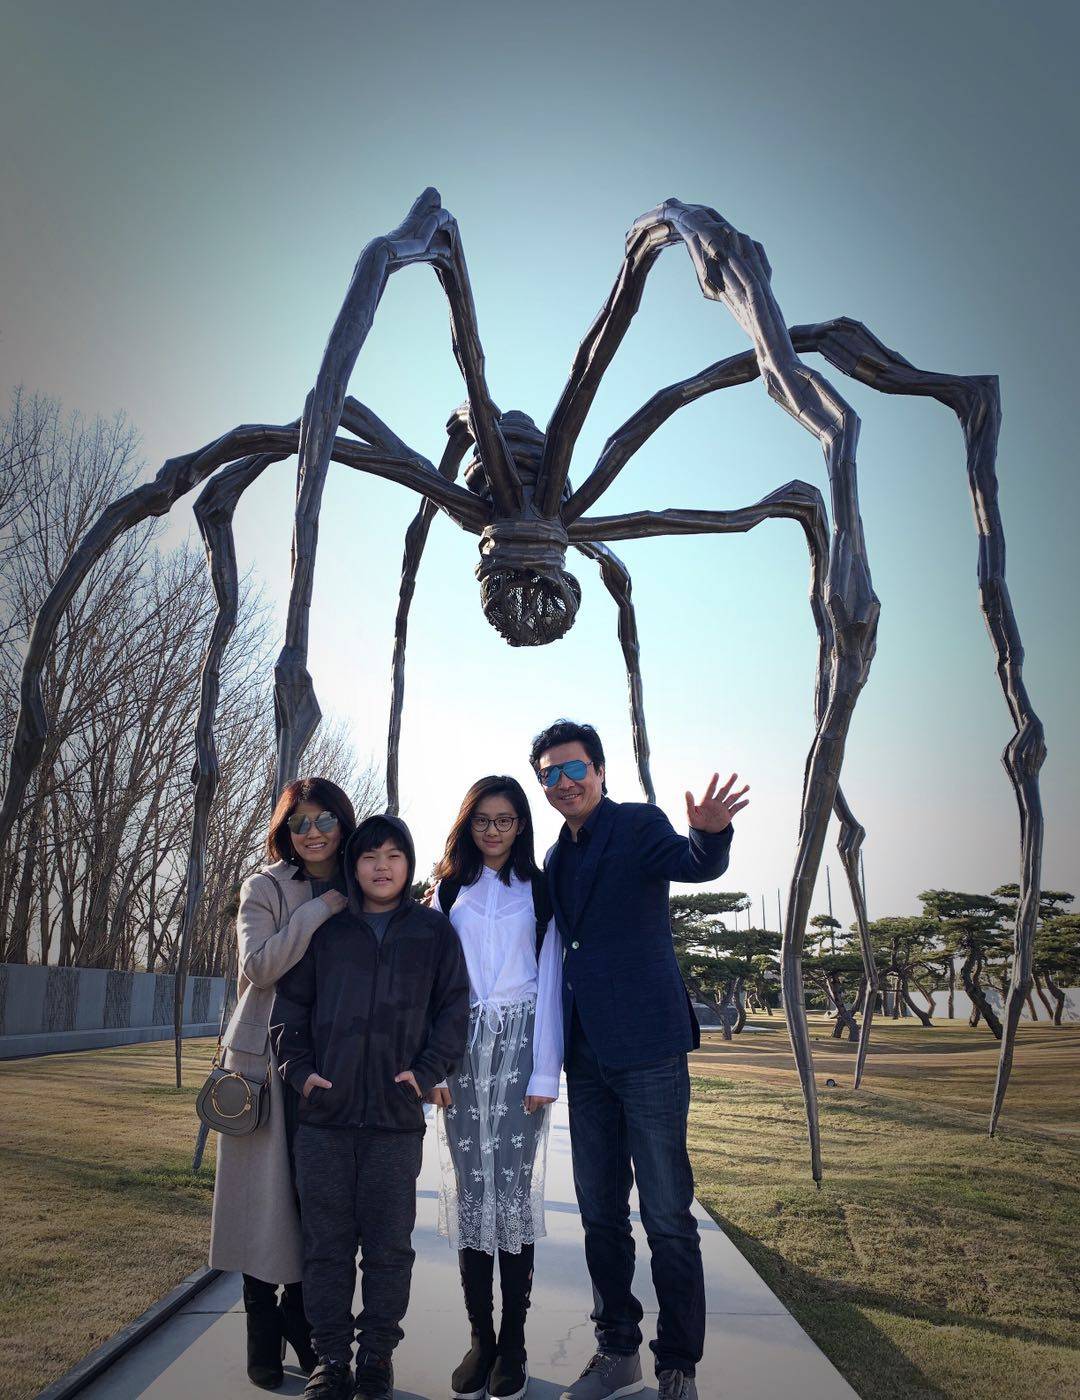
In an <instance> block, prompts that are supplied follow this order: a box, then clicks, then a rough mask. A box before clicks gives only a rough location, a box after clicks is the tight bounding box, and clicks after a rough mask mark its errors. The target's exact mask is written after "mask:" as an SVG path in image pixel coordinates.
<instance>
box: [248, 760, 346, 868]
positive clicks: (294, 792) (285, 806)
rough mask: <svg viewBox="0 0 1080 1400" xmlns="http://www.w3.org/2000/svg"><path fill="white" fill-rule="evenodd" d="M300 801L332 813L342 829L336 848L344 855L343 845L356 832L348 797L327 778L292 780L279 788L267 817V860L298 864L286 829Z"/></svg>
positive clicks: (289, 834) (297, 857)
mask: <svg viewBox="0 0 1080 1400" xmlns="http://www.w3.org/2000/svg"><path fill="white" fill-rule="evenodd" d="M301 802H315V803H318V805H319V806H320V807H321V808H322V809H323V811H325V812H333V814H334V816H335V817H337V819H338V825H339V826H340V827H341V845H340V847H339V848H338V849H339V851H341V852H344V850H345V843H346V842H347V841H348V839H349V837H350V836H351V835H352V834H353V832H354V831H355V830H356V813H355V812H354V811H353V805H352V803H351V802H350V801H349V799H348V797H347V796H346V795H345V793H343V792H342V790H341V789H340V788H339V787H338V785H337V783H332V782H331V781H330V779H329V778H294V779H293V781H292V782H291V783H286V784H285V786H284V787H283V788H282V790H281V796H280V797H279V798H278V800H277V803H276V805H275V807H274V811H273V814H272V816H271V817H270V827H269V830H268V831H267V833H266V858H267V860H270V861H274V860H286V861H288V862H289V864H290V865H300V864H301V861H300V858H299V856H297V854H296V852H295V851H294V850H293V843H292V835H291V833H290V831H289V826H288V822H289V818H290V817H291V816H292V814H293V813H294V812H295V811H296V809H297V807H299V805H300V803H301Z"/></svg>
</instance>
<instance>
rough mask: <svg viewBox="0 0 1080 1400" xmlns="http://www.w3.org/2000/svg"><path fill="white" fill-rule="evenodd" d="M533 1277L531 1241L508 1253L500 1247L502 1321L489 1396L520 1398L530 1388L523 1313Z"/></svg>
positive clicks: (505, 1399)
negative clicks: (517, 1250)
mask: <svg viewBox="0 0 1080 1400" xmlns="http://www.w3.org/2000/svg"><path fill="white" fill-rule="evenodd" d="M532 1278H533V1246H532V1245H531V1244H527V1245H523V1246H522V1250H521V1253H520V1254H507V1253H506V1251H505V1250H502V1249H500V1250H499V1286H500V1288H501V1290H502V1321H501V1323H500V1324H499V1341H498V1354H497V1356H496V1357H495V1365H494V1366H492V1368H491V1375H490V1376H489V1377H488V1394H489V1395H490V1396H491V1397H492V1400H521V1397H522V1396H523V1395H524V1394H525V1392H526V1390H528V1388H529V1367H528V1363H527V1360H526V1356H525V1314H526V1313H527V1312H528V1310H529V1296H530V1294H531V1293H532Z"/></svg>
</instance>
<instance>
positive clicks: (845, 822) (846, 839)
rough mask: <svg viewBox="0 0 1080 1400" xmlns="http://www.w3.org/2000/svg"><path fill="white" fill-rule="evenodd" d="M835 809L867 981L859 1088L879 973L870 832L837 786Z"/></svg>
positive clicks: (858, 1064)
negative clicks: (869, 886)
mask: <svg viewBox="0 0 1080 1400" xmlns="http://www.w3.org/2000/svg"><path fill="white" fill-rule="evenodd" d="M834 810H835V811H836V815H837V816H838V817H839V818H840V838H839V840H838V841H837V843H836V845H837V849H838V850H839V852H840V861H841V864H842V865H843V867H844V873H845V875H846V876H847V882H848V890H849V892H850V894H851V903H852V906H853V908H854V910H855V923H856V926H857V927H858V930H859V951H860V953H861V954H862V965H863V977H864V979H865V981H866V993H865V997H864V1000H863V1013H862V1022H861V1024H860V1026H859V1049H858V1053H857V1054H856V1056H855V1080H854V1084H855V1088H856V1089H857V1088H858V1087H859V1085H860V1084H861V1083H862V1077H863V1070H864V1069H865V1068H866V1052H867V1050H869V1048H870V1027H871V1026H872V1025H873V1022H874V1010H875V1008H876V1006H877V992H878V970H877V959H876V958H875V956H874V948H873V944H872V943H871V942H870V926H869V922H868V920H867V915H866V896H865V894H864V892H863V888H862V885H861V884H860V883H859V852H860V851H861V850H862V843H863V841H864V839H865V837H866V830H865V828H864V827H863V826H862V825H861V824H860V823H859V822H858V821H856V820H855V815H854V813H853V812H852V810H851V808H850V807H849V806H848V804H847V800H846V798H845V797H844V794H843V791H842V790H841V789H840V787H839V786H837V789H836V803H835V809H834Z"/></svg>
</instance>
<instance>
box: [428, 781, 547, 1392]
mask: <svg viewBox="0 0 1080 1400" xmlns="http://www.w3.org/2000/svg"><path fill="white" fill-rule="evenodd" d="M435 878H436V880H437V882H438V883H437V884H436V886H435V892H434V896H433V900H432V902H433V904H434V906H435V907H436V908H440V909H442V911H443V912H444V913H445V914H447V915H448V916H449V918H450V922H451V923H452V924H453V925H454V928H455V930H456V932H457V934H458V937H459V938H460V939H461V944H462V947H463V949H464V951H465V961H466V964H467V966H468V970H469V986H470V1001H471V1014H470V1020H469V1037H468V1048H467V1050H466V1054H465V1056H464V1058H463V1059H462V1062H461V1065H460V1068H459V1069H458V1071H457V1072H456V1073H455V1074H453V1075H451V1076H450V1077H449V1079H448V1081H447V1082H446V1084H445V1085H438V1086H436V1088H435V1089H434V1090H433V1091H432V1095H431V1098H432V1101H433V1102H434V1103H435V1104H436V1105H437V1106H438V1107H439V1108H440V1109H441V1112H440V1113H439V1115H438V1119H439V1122H438V1140H439V1154H440V1160H441V1163H442V1191H441V1197H440V1206H439V1230H440V1232H441V1233H442V1234H444V1235H446V1236H448V1238H449V1241H450V1246H451V1248H452V1249H457V1251H458V1263H459V1267H460V1271H461V1284H462V1288H463V1290H464V1294H465V1311H466V1313H467V1315H468V1318H469V1323H470V1327H471V1334H472V1335H471V1342H472V1344H471V1346H470V1348H469V1351H468V1352H467V1353H466V1355H465V1357H464V1358H463V1360H462V1362H461V1364H460V1365H459V1366H458V1368H457V1370H456V1371H455V1372H454V1374H453V1376H452V1378H451V1382H450V1384H451V1393H452V1394H453V1395H454V1396H456V1397H459V1400H468V1397H479V1396H487V1395H489V1396H492V1397H496V1400H516V1397H520V1396H523V1395H524V1394H525V1390H526V1388H527V1386H528V1370H527V1367H526V1356H525V1313H526V1311H527V1309H528V1306H529V1294H530V1290H531V1286H532V1273H533V1242H534V1241H535V1240H537V1239H539V1238H541V1237H542V1236H543V1235H544V1233H545V1230H544V1165H545V1158H546V1155H547V1136H548V1120H549V1117H550V1114H549V1110H548V1105H549V1104H551V1103H554V1102H555V1100H556V1099H557V1098H558V1096H559V1072H560V1070H561V1068H562V989H561V975H560V974H561V966H562V948H561V944H560V941H559V935H558V933H557V932H556V931H555V927H554V923H553V921H552V917H551V908H550V903H549V901H548V896H547V886H546V883H545V879H544V876H543V873H542V872H541V871H540V870H538V869H537V866H536V860H535V857H534V854H533V828H532V817H531V814H530V812H529V803H528V800H527V798H526V796H525V793H524V791H523V789H522V787H521V784H520V783H518V782H517V781H516V780H515V779H514V778H510V777H505V776H503V777H489V778H481V779H480V781H479V782H476V783H474V784H473V785H472V787H471V788H470V789H469V791H468V792H467V793H466V794H465V799H464V801H463V802H462V804H461V810H460V811H459V812H458V815H457V819H456V820H455V822H454V825H453V827H452V828H451V830H450V835H449V836H448V837H447V840H446V850H445V853H444V854H443V857H442V860H441V861H440V862H439V864H438V865H437V866H436V868H435ZM496 1253H497V1254H498V1256H499V1284H500V1293H501V1296H502V1316H501V1319H500V1326H499V1330H498V1335H497V1336H496V1332H495V1324H494V1299H493V1292H494V1273H495V1255H496Z"/></svg>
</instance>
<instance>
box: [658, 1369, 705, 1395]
mask: <svg viewBox="0 0 1080 1400" xmlns="http://www.w3.org/2000/svg"><path fill="white" fill-rule="evenodd" d="M656 1384H657V1387H658V1390H657V1400H698V1393H697V1383H696V1381H695V1380H694V1378H693V1376H687V1375H685V1374H684V1373H683V1372H682V1371H661V1372H660V1374H659V1375H658V1376H657V1378H656Z"/></svg>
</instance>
